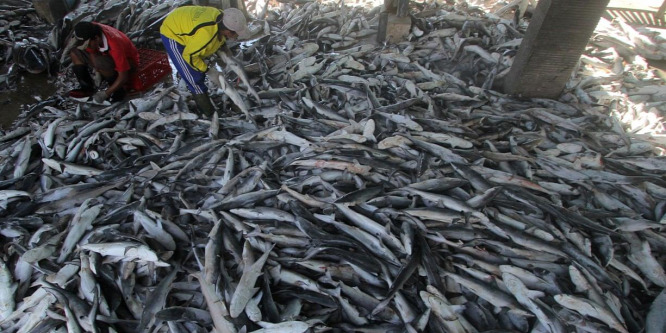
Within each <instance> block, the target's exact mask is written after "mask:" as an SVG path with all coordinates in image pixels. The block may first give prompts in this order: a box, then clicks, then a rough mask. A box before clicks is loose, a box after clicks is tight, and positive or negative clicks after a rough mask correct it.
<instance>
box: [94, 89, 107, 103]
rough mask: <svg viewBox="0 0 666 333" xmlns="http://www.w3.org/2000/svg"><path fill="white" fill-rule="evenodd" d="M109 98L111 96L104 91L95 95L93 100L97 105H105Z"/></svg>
mask: <svg viewBox="0 0 666 333" xmlns="http://www.w3.org/2000/svg"><path fill="white" fill-rule="evenodd" d="M107 98H109V96H108V95H107V94H106V91H104V90H102V91H98V92H96V93H95V95H93V100H94V101H95V102H96V103H99V104H102V103H104V101H105V100H106V99H107Z"/></svg>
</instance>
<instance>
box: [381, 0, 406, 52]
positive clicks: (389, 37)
mask: <svg viewBox="0 0 666 333" xmlns="http://www.w3.org/2000/svg"><path fill="white" fill-rule="evenodd" d="M411 25H412V20H411V18H410V17H409V0H384V8H383V9H382V11H381V13H380V14H379V26H378V28H377V43H384V42H390V43H397V42H399V41H402V40H403V39H404V37H405V36H407V35H408V34H409V29H410V27H411Z"/></svg>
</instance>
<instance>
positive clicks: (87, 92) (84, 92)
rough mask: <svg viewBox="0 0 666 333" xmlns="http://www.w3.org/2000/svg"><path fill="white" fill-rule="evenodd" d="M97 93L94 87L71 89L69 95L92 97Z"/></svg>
mask: <svg viewBox="0 0 666 333" xmlns="http://www.w3.org/2000/svg"><path fill="white" fill-rule="evenodd" d="M94 94H95V90H94V89H82V88H79V89H74V90H70V91H69V97H73V98H84V97H90V96H92V95H94Z"/></svg>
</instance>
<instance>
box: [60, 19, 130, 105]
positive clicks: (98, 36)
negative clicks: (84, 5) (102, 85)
mask: <svg viewBox="0 0 666 333" xmlns="http://www.w3.org/2000/svg"><path fill="white" fill-rule="evenodd" d="M74 37H75V38H76V39H77V40H78V44H79V47H77V48H75V49H73V50H72V51H71V52H70V54H69V55H70V57H71V59H72V71H73V72H74V75H76V78H77V79H78V81H79V84H80V87H79V88H78V89H74V90H72V91H70V92H69V95H70V96H71V97H77V98H81V97H89V96H93V99H94V100H95V101H96V102H98V103H102V102H103V101H105V100H106V99H109V98H110V100H111V101H112V102H115V101H119V100H122V99H124V98H125V95H126V93H127V92H126V89H125V87H126V86H129V84H130V82H131V81H132V80H133V79H134V78H133V77H134V76H136V74H137V68H138V66H139V52H138V51H137V49H136V46H134V44H133V43H132V41H131V40H130V39H129V38H128V37H127V35H125V34H124V33H122V32H121V31H120V30H118V29H116V28H114V27H110V26H108V25H105V24H101V23H97V22H79V23H77V24H76V25H75V26H74ZM86 43H87V45H86ZM84 45H86V46H85V51H84V50H82V48H83V47H84ZM90 67H92V68H93V69H94V70H96V71H97V72H98V73H99V74H100V75H101V76H102V78H103V79H104V80H105V81H107V82H108V83H109V87H108V88H107V89H106V90H101V91H97V88H96V87H95V82H94V81H93V79H92V77H91V75H90V72H89V68H90Z"/></svg>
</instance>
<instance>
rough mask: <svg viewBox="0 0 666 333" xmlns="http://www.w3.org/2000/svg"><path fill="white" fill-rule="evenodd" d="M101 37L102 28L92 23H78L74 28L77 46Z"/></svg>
mask: <svg viewBox="0 0 666 333" xmlns="http://www.w3.org/2000/svg"><path fill="white" fill-rule="evenodd" d="M99 37H102V28H101V27H100V26H99V25H97V24H93V23H92V22H79V23H77V24H76V25H75V26H74V38H76V40H77V43H78V44H79V45H81V44H84V43H85V42H89V41H93V40H95V41H96V40H97V39H98V38H99Z"/></svg>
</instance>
